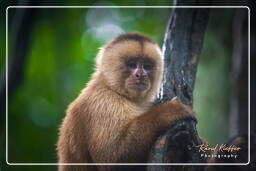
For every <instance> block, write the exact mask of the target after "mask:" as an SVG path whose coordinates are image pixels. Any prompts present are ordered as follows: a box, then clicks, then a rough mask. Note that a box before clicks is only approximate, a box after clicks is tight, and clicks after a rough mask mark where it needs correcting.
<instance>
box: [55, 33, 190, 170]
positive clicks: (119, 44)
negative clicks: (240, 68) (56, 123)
mask: <svg viewBox="0 0 256 171" xmlns="http://www.w3.org/2000/svg"><path fill="white" fill-rule="evenodd" d="M129 36H131V37H133V36H134V33H130V34H125V35H122V36H121V38H120V37H118V38H117V39H115V40H114V41H112V42H110V44H111V46H109V44H107V45H106V46H105V47H108V48H107V49H106V48H102V49H101V51H100V52H99V54H98V56H97V59H96V71H95V73H94V74H93V76H92V79H91V81H90V82H89V83H88V84H87V87H86V88H85V89H84V90H82V92H81V94H80V95H79V96H78V97H77V99H76V100H75V101H74V102H72V103H71V104H70V105H69V107H68V110H67V115H66V117H65V119H64V121H63V123H62V125H61V127H60V135H59V140H58V144H57V150H58V157H59V163H142V162H147V161H146V157H147V152H148V150H149V148H150V146H151V145H152V143H153V142H154V140H155V138H156V136H157V134H158V133H159V132H160V131H162V130H164V129H166V128H167V127H168V126H170V124H172V123H173V121H175V120H177V119H180V118H184V117H194V114H193V112H192V111H191V109H190V108H188V107H186V106H185V105H183V104H181V103H180V102H178V101H177V100H172V101H169V102H166V103H164V104H161V105H158V106H156V107H151V106H152V102H154V100H155V96H156V94H157V93H158V89H159V86H160V82H161V78H162V72H163V71H162V69H163V66H162V65H163V62H162V57H161V54H160V49H159V47H158V46H157V45H156V44H155V43H153V41H148V40H147V39H149V38H147V37H146V39H145V36H144V35H141V34H138V33H136V37H137V38H136V39H133V38H131V39H129ZM139 36H141V38H138V37H139ZM122 37H126V38H125V39H123V38H122ZM137 39H139V42H138V41H137ZM144 39H145V41H144ZM149 40H150V39H149ZM113 42H115V43H113ZM127 56H141V58H152V60H154V61H155V63H156V68H155V69H154V72H153V73H152V78H151V80H150V83H151V84H150V88H149V90H146V91H143V92H134V91H130V90H126V89H125V88H124V86H125V85H124V84H125V78H123V77H124V73H123V72H122V70H124V67H125V66H123V60H124V58H125V57H127ZM149 108H151V109H150V110H149ZM124 169H125V166H114V165H111V166H103V165H102V166H98V165H97V166H67V165H62V166H60V167H59V170H60V171H71V170H72V171H80V170H81V171H82V170H83V171H87V170H88V171H89V170H90V171H91V170H124Z"/></svg>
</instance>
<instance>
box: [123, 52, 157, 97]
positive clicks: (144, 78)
mask: <svg viewBox="0 0 256 171" xmlns="http://www.w3.org/2000/svg"><path fill="white" fill-rule="evenodd" d="M124 66H125V70H126V72H127V76H128V77H127V78H126V80H125V88H126V89H127V90H131V91H138V92H143V91H147V90H149V89H150V87H151V81H153V73H154V69H155V63H154V61H153V60H151V59H150V58H148V57H143V56H138V57H136V56H134V57H127V58H126V60H124Z"/></svg>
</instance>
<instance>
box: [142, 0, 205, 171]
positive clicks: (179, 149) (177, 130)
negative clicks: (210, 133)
mask: <svg viewBox="0 0 256 171" xmlns="http://www.w3.org/2000/svg"><path fill="white" fill-rule="evenodd" d="M204 3H207V4H208V5H209V3H210V2H209V1H207V2H206V1H204ZM207 4H203V2H201V1H196V0H188V1H182V0H177V1H174V4H173V5H174V6H188V5H207ZM208 16H209V9H207V8H174V9H173V10H172V13H171V17H170V20H169V22H168V26H167V29H166V33H165V39H164V44H163V54H164V65H165V66H164V77H163V82H162V86H161V89H160V93H159V95H158V99H157V103H162V102H165V101H167V100H170V99H172V98H173V97H177V98H178V99H179V100H180V101H181V102H182V103H184V104H187V105H189V106H192V103H193V89H194V83H195V76H196V70H197V63H198V58H199V55H200V51H201V48H202V45H203V37H204V32H205V29H206V25H207V21H208ZM198 144H201V140H200V138H199V136H198V134H197V130H196V123H195V122H193V121H190V120H181V121H178V122H177V123H175V125H174V126H173V127H171V128H170V129H169V130H168V131H167V132H166V133H164V134H163V135H161V136H160V137H158V139H157V141H156V142H155V144H154V146H153V148H152V150H151V153H150V154H149V160H148V162H149V163H203V162H205V161H204V160H202V159H201V158H200V156H199V154H198V152H197V151H196V150H195V148H194V147H195V146H196V145H198ZM202 169H203V167H201V166H159V165H158V166H148V167H147V170H148V171H155V170H158V171H166V170H202Z"/></svg>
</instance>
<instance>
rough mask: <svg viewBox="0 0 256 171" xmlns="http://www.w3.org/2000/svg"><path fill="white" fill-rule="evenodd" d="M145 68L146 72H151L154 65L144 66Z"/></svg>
mask: <svg viewBox="0 0 256 171" xmlns="http://www.w3.org/2000/svg"><path fill="white" fill-rule="evenodd" d="M143 68H144V69H145V70H151V69H153V65H152V64H149V63H148V64H144V65H143Z"/></svg>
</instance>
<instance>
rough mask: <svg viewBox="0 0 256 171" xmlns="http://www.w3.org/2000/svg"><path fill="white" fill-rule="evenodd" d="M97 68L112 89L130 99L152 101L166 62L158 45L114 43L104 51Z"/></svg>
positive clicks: (128, 42)
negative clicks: (163, 60)
mask: <svg viewBox="0 0 256 171" xmlns="http://www.w3.org/2000/svg"><path fill="white" fill-rule="evenodd" d="M97 65H98V69H100V71H101V73H103V75H104V77H105V82H106V83H107V85H108V86H109V88H111V89H112V90H114V91H117V92H118V93H119V94H122V95H124V96H126V97H128V98H132V99H137V100H141V99H143V98H145V97H147V98H148V96H150V97H151V96H152V97H153V96H155V95H156V93H157V91H158V88H159V86H160V82H161V78H162V71H163V66H162V65H163V62H162V57H161V51H160V48H159V47H158V46H157V44H154V43H151V42H137V41H133V40H128V41H121V42H118V43H115V44H113V45H111V46H109V47H107V48H105V49H104V51H102V54H101V56H99V57H98V64H97ZM148 99H151V98H148Z"/></svg>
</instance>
